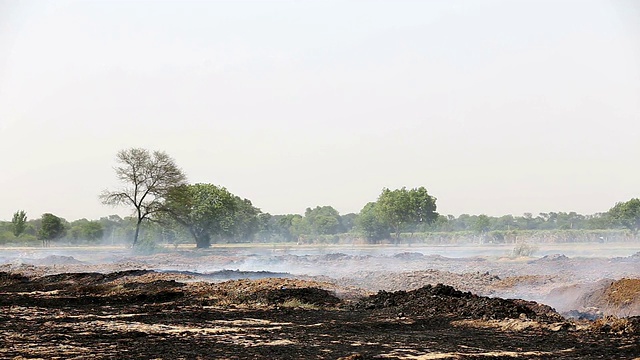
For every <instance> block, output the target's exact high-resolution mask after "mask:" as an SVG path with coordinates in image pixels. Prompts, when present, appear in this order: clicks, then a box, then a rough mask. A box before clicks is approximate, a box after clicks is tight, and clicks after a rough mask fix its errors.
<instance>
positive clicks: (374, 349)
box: [0, 270, 640, 359]
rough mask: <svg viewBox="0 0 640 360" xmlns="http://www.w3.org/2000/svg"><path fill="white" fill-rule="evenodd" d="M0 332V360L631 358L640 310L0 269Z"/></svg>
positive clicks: (457, 294) (435, 291) (635, 353)
mask: <svg viewBox="0 0 640 360" xmlns="http://www.w3.org/2000/svg"><path fill="white" fill-rule="evenodd" d="M337 295H339V296H337ZM0 338H1V339H2V343H1V345H0V358H6V359H35V358H40V359H56V358H59V359H85V358H96V359H122V358H137V359H246V358H256V359H261V358H271V359H339V358H348V359H370V358H391V359H512V358H526V359H634V358H638V357H640V345H638V344H640V318H638V317H629V318H622V319H620V318H604V319H600V320H596V321H575V320H565V319H564V318H562V317H561V316H559V315H558V314H557V313H556V312H555V311H554V310H553V309H551V308H549V307H548V306H544V305H540V304H537V303H534V302H529V301H523V300H508V299H501V298H488V297H483V296H478V295H475V294H473V293H471V292H464V291H459V290H457V289H455V288H454V287H451V286H448V285H441V284H440V285H438V284H436V285H425V286H423V287H420V288H417V289H413V290H408V291H404V290H400V291H395V292H389V291H380V292H377V293H375V294H369V295H366V294H363V293H360V292H359V291H358V290H357V289H353V288H347V287H344V288H342V287H339V286H337V285H335V284H331V283H329V282H324V281H316V280H300V279H293V278H260V279H254V280H249V279H242V280H230V281H224V282H219V283H213V282H202V281H199V280H198V279H197V278H194V277H193V275H191V274H184V273H157V272H153V271H148V270H130V271H119V272H112V273H106V274H103V273H99V272H91V273H72V272H66V273H58V274H51V275H29V274H24V273H20V272H0Z"/></svg>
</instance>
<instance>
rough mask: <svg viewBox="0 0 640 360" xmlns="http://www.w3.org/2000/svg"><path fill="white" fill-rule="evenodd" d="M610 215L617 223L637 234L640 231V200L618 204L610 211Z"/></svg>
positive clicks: (635, 199)
mask: <svg viewBox="0 0 640 360" xmlns="http://www.w3.org/2000/svg"><path fill="white" fill-rule="evenodd" d="M609 215H610V216H611V218H612V219H613V220H614V221H615V222H617V223H618V224H620V225H622V226H624V227H626V228H627V229H629V230H631V231H632V232H633V233H634V234H637V233H638V229H640V199H638V198H634V199H631V200H629V201H626V202H618V203H616V204H615V205H614V206H613V207H612V208H611V209H609Z"/></svg>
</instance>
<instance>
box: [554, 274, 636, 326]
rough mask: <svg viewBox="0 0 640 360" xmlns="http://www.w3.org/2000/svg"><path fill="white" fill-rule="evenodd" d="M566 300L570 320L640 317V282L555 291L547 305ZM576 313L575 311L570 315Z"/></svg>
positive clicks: (602, 282)
mask: <svg viewBox="0 0 640 360" xmlns="http://www.w3.org/2000/svg"><path fill="white" fill-rule="evenodd" d="M556 299H563V300H564V301H565V304H564V305H563V306H562V307H561V308H562V309H563V311H566V312H567V315H568V316H570V317H578V318H586V319H590V318H593V317H596V316H597V317H602V316H608V315H613V316H619V317H630V316H640V279H620V280H610V279H604V280H600V281H597V282H594V283H587V284H577V285H572V286H565V287H560V288H556V289H553V290H552V291H551V292H550V293H549V295H548V301H549V302H554V301H556ZM571 310H575V311H571Z"/></svg>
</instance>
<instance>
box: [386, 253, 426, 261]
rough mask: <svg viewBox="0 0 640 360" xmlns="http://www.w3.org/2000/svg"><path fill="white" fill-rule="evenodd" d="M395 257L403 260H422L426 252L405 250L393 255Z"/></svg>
mask: <svg viewBox="0 0 640 360" xmlns="http://www.w3.org/2000/svg"><path fill="white" fill-rule="evenodd" d="M393 257H394V258H396V259H402V260H421V259H423V258H424V254H423V253H419V252H403V253H399V254H395V255H393Z"/></svg>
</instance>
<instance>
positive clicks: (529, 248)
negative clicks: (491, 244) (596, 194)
mask: <svg viewBox="0 0 640 360" xmlns="http://www.w3.org/2000/svg"><path fill="white" fill-rule="evenodd" d="M536 251H538V247H537V246H535V245H529V244H525V243H520V244H516V246H514V247H513V250H512V251H511V256H512V257H529V256H531V255H533V253H535V252H536Z"/></svg>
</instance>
